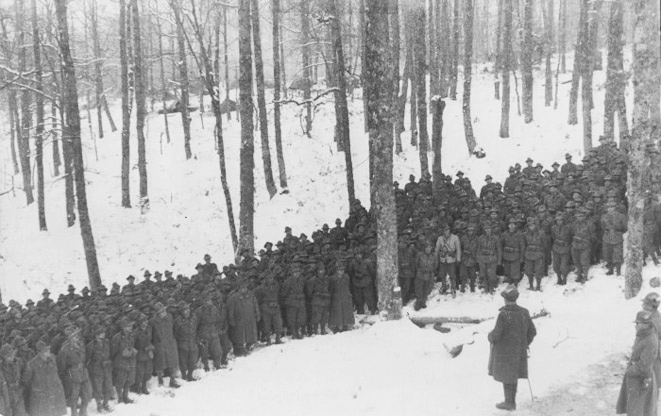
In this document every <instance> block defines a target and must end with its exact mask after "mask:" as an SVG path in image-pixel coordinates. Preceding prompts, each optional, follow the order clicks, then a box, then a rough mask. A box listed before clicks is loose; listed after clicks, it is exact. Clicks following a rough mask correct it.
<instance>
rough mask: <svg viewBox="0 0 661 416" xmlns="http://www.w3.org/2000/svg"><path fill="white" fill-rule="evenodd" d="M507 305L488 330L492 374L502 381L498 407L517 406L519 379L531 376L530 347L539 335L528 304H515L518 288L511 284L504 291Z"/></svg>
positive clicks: (513, 407) (508, 407)
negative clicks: (491, 329) (492, 327)
mask: <svg viewBox="0 0 661 416" xmlns="http://www.w3.org/2000/svg"><path fill="white" fill-rule="evenodd" d="M501 295H502V296H503V299H504V300H505V306H503V307H502V308H500V311H499V312H498V318H497V319H496V326H495V328H494V329H493V331H491V332H490V333H489V342H490V343H491V353H490V354H489V375H490V376H493V378H494V379H495V380H496V381H498V382H500V383H503V391H504V393H505V400H504V401H503V402H501V403H498V404H497V405H496V407H497V408H498V409H503V410H510V411H511V410H516V391H517V384H518V379H520V378H528V348H529V347H530V344H531V343H532V341H533V339H534V338H535V336H536V335H537V330H536V329H535V324H534V323H533V321H532V319H531V318H530V313H529V312H528V310H527V309H526V308H522V307H521V306H519V305H517V304H516V300H517V299H518V297H519V291H518V290H517V289H516V287H515V286H513V285H508V286H507V287H506V288H505V290H503V292H502V293H501Z"/></svg>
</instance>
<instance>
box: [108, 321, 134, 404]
mask: <svg viewBox="0 0 661 416" xmlns="http://www.w3.org/2000/svg"><path fill="white" fill-rule="evenodd" d="M119 326H120V328H121V329H120V331H119V332H118V333H116V334H115V335H114V336H113V337H112V339H111V341H110V358H111V359H112V369H113V377H112V379H113V384H114V385H115V390H116V391H117V401H118V402H119V403H133V400H131V399H129V387H131V385H132V384H133V383H134V382H135V365H136V356H137V355H138V350H137V349H136V348H135V347H134V342H135V339H134V337H133V323H132V322H131V321H130V320H129V319H128V318H123V319H122V320H120V322H119Z"/></svg>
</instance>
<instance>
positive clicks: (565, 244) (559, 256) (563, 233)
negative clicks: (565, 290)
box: [551, 212, 572, 285]
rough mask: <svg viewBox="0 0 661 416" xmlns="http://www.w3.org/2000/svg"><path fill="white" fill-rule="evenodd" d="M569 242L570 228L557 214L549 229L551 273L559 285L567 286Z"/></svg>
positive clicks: (569, 255) (569, 256)
mask: <svg viewBox="0 0 661 416" xmlns="http://www.w3.org/2000/svg"><path fill="white" fill-rule="evenodd" d="M571 240H572V239H571V226H570V225H568V224H565V221H564V216H563V215H562V213H560V212H559V213H557V214H556V216H555V224H554V225H553V226H552V227H551V241H552V250H553V271H554V272H555V275H556V277H557V280H558V281H557V283H558V284H559V285H566V284H567V275H568V274H569V261H570V258H571Z"/></svg>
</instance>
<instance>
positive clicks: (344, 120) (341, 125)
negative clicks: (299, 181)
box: [328, 0, 392, 206]
mask: <svg viewBox="0 0 661 416" xmlns="http://www.w3.org/2000/svg"><path fill="white" fill-rule="evenodd" d="M337 1H338V0H330V2H329V3H328V5H329V11H330V14H331V16H333V18H332V20H331V22H330V24H331V33H332V38H333V55H334V60H335V62H336V64H335V71H336V72H335V78H336V80H337V90H338V91H336V92H335V123H336V125H337V129H338V132H339V140H340V142H341V144H342V149H344V163H345V170H346V174H347V195H348V200H349V206H351V204H352V203H353V201H354V200H355V199H356V195H355V192H354V183H353V162H352V160H351V136H350V133H349V108H348V105H347V83H346V79H345V76H344V72H345V69H346V68H345V64H344V48H343V46H342V24H341V22H340V14H339V13H338V7H337ZM391 140H392V137H391ZM391 151H392V150H391ZM370 194H371V192H370Z"/></svg>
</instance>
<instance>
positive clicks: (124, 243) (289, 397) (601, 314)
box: [0, 65, 661, 416]
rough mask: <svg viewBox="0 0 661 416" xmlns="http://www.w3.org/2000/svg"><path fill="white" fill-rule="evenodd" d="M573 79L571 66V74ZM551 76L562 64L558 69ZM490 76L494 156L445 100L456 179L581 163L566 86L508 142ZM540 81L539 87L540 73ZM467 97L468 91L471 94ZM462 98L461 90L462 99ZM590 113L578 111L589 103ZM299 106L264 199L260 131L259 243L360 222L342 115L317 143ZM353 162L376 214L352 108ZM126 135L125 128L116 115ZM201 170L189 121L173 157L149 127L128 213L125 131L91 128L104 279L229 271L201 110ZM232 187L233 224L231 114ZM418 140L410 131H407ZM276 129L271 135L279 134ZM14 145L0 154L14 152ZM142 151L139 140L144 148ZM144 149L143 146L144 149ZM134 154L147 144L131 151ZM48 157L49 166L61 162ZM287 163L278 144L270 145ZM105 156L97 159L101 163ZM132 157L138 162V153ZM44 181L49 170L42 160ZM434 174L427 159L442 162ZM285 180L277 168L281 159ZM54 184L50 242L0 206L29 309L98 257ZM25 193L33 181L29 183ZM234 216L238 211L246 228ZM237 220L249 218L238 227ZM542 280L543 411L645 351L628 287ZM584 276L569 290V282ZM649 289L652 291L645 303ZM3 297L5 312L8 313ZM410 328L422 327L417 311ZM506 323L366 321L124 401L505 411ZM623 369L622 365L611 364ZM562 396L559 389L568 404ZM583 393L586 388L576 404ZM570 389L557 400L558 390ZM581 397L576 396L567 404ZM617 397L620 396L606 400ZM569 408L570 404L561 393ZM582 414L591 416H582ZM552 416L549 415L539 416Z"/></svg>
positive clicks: (5, 270) (88, 143)
mask: <svg viewBox="0 0 661 416" xmlns="http://www.w3.org/2000/svg"><path fill="white" fill-rule="evenodd" d="M568 66H569V65H568ZM554 67H555V66H554ZM482 69H483V65H480V66H479V69H478V73H477V74H476V76H475V78H474V89H473V91H474V92H473V116H474V120H473V121H474V129H475V135H476V139H477V141H478V145H479V146H481V147H482V148H483V149H484V150H485V151H486V154H487V156H486V157H485V158H484V159H476V158H474V157H469V155H468V152H467V151H466V145H465V143H464V135H463V127H462V119H461V102H460V101H456V102H455V101H451V100H448V101H447V107H446V111H445V124H444V134H443V155H442V160H443V166H444V171H445V172H447V173H450V174H454V172H456V170H458V169H461V170H462V171H464V172H466V174H467V175H468V176H469V177H470V178H471V179H472V181H473V184H474V186H475V187H479V186H481V184H482V178H483V177H484V176H485V175H486V174H487V173H489V174H491V175H492V176H493V177H494V178H495V180H498V181H503V180H504V178H505V175H506V174H507V167H508V166H509V165H512V164H514V163H515V162H523V161H524V160H525V159H526V157H528V156H530V157H532V158H533V159H535V161H536V162H537V161H539V162H541V163H543V164H544V165H545V166H550V164H551V163H552V162H553V161H554V160H558V161H562V160H563V156H564V154H565V153H566V152H570V153H572V154H574V155H576V159H579V160H580V157H581V156H582V138H581V129H582V127H581V126H580V125H577V126H568V125H567V124H566V119H567V106H568V104H567V102H568V93H569V84H562V83H563V82H564V81H567V80H569V79H570V74H565V75H561V77H560V83H561V84H560V88H561V89H560V92H559V97H560V102H559V108H558V109H557V110H553V109H552V107H544V102H543V85H542V84H543V82H542V81H541V79H542V78H541V77H538V78H537V80H538V81H537V82H536V84H535V102H534V108H535V120H534V122H533V123H530V124H527V125H526V124H524V123H523V118H522V117H518V116H517V115H516V108H517V106H516V102H515V100H516V94H514V93H513V94H512V100H513V101H512V115H511V127H510V131H511V137H510V138H508V139H501V138H499V137H498V129H499V124H500V105H499V103H498V102H495V101H494V99H493V96H492V95H493V84H492V81H493V79H492V76H491V75H490V74H485V73H483V71H482ZM538 75H539V74H538ZM603 76H604V74H603V73H597V74H596V77H595V103H596V108H595V110H594V113H593V120H594V121H595V124H594V126H593V130H594V137H595V141H596V138H597V137H598V134H599V133H600V132H601V129H602V127H601V125H602V122H601V120H602V116H601V112H602V107H603V106H602V105H601V104H600V103H602V102H603V88H602V87H601V84H602V83H603ZM459 87H460V88H461V83H460V85H459ZM458 96H459V97H461V91H460V92H459V94H458ZM579 108H580V103H579ZM298 111H299V109H298V108H295V107H293V106H288V107H286V109H285V111H284V115H283V120H284V122H283V143H284V152H285V159H286V167H287V174H288V181H289V187H288V189H289V193H287V194H278V195H276V196H275V197H274V198H273V199H272V200H269V198H268V194H267V192H266V189H265V185H264V180H263V177H264V175H263V172H262V164H261V157H260V156H261V154H260V149H259V146H258V143H259V138H258V135H257V134H256V136H255V139H256V151H255V162H256V163H255V167H256V169H255V173H256V179H255V185H256V188H257V190H256V196H255V198H256V212H255V230H256V247H258V248H259V247H261V246H262V245H263V243H264V242H266V241H268V240H270V241H275V240H277V239H280V238H281V237H282V235H283V231H284V226H285V225H290V226H292V228H293V229H294V233H301V232H305V233H307V234H308V235H309V233H310V232H311V231H312V230H313V229H315V228H319V227H321V225H322V224H323V223H325V222H326V223H329V224H332V222H333V221H334V219H335V218H336V217H340V218H344V217H346V214H347V211H348V209H347V202H346V200H347V197H346V190H345V176H344V175H345V174H344V157H343V155H342V154H341V153H338V152H337V151H336V149H335V146H334V144H333V124H334V115H333V108H332V102H329V103H327V104H325V105H323V106H321V107H320V108H319V111H318V113H317V115H316V117H315V121H314V126H313V137H312V138H307V137H305V136H304V135H303V134H302V133H301V129H300V124H299V119H298ZM350 111H351V133H352V153H353V155H352V156H353V165H354V174H355V179H356V180H355V182H356V193H357V195H358V197H359V198H360V199H361V200H362V201H363V203H364V204H365V205H367V204H368V202H369V184H368V163H367V138H366V135H365V134H364V133H363V131H362V123H363V122H362V115H361V112H362V104H361V102H360V100H359V99H356V100H354V101H352V102H350ZM114 115H115V121H116V122H117V123H118V124H119V123H120V117H119V111H118V108H117V106H116V105H115V106H114ZM192 118H193V124H192V147H193V153H194V155H195V156H194V158H193V159H192V160H189V161H186V160H185V158H184V150H183V140H182V137H181V127H180V124H181V123H180V115H179V114H173V115H170V116H169V120H170V130H171V135H172V142H171V143H169V144H168V143H166V142H165V137H164V133H163V123H162V116H159V115H156V114H153V115H150V116H149V118H148V127H147V137H148V144H147V154H148V162H149V164H148V172H149V195H150V200H151V210H150V212H149V213H148V214H146V215H142V214H141V213H140V209H139V207H138V204H137V199H138V198H137V190H138V173H137V167H135V168H134V169H133V170H132V173H131V175H132V178H131V180H132V184H131V185H132V188H131V195H132V203H133V205H134V207H133V208H132V209H124V208H121V207H120V197H121V189H120V166H121V163H120V161H121V155H120V153H121V152H120V150H121V147H120V132H119V131H117V132H115V133H108V134H107V136H106V138H104V139H102V140H101V139H98V140H97V142H96V146H97V150H96V152H95V148H94V144H93V141H92V140H91V139H90V138H89V134H88V131H87V123H86V121H85V120H84V122H83V132H84V134H85V139H84V146H85V158H86V163H87V172H86V174H87V180H88V199H89V203H90V212H91V217H92V221H93V228H94V234H95V239H96V244H97V253H98V256H99V263H100V267H101V273H102V278H103V281H104V283H105V284H106V285H108V284H110V283H112V282H113V281H119V282H123V280H124V278H125V277H126V276H127V275H128V274H129V273H131V274H136V273H141V271H142V270H143V269H145V268H148V269H150V270H151V271H152V272H153V271H154V270H161V271H162V270H164V269H170V270H172V271H174V272H175V273H184V274H192V273H193V266H194V265H195V264H196V263H197V262H198V261H200V259H201V258H202V255H203V254H204V253H210V254H211V255H212V256H213V259H214V261H216V262H217V263H219V264H221V265H222V264H226V263H228V262H230V261H231V259H232V249H231V243H230V238H229V228H228V224H227V217H226V212H227V210H226V207H225V202H224V198H223V194H222V188H221V186H220V179H219V177H220V173H219V169H218V160H217V156H216V153H215V150H214V141H213V134H212V126H213V124H212V117H211V115H210V113H205V116H204V127H203V126H202V122H201V119H200V116H199V113H197V112H196V113H193V117H192ZM225 126H226V129H225V132H224V136H225V147H226V149H225V150H226V158H227V159H226V160H227V164H228V181H229V184H230V189H231V192H232V198H233V201H234V212H235V215H236V214H237V213H238V201H239V180H238V178H239V145H240V143H239V125H238V122H237V121H236V118H233V120H232V121H230V122H226V123H225ZM407 126H408V117H407ZM271 133H272V130H271ZM6 137H7V135H0V146H2V148H3V149H7V148H8V143H7V142H6ZM132 140H135V138H134V137H133V138H132ZM402 141H403V144H404V152H403V154H401V155H398V156H396V158H395V164H396V167H395V178H396V179H398V180H399V181H400V183H402V185H403V184H404V183H405V182H406V181H407V178H408V175H409V174H410V173H413V174H415V175H416V176H417V175H418V172H419V162H418V155H417V151H416V149H414V148H412V147H411V146H410V145H409V144H408V141H409V133H408V131H407V132H405V133H404V134H403V136H402ZM132 145H133V146H135V142H133V143H132ZM133 149H135V147H133ZM49 150H50V148H49V147H48V146H47V148H46V150H45V152H44V154H45V155H49V154H50V153H49ZM271 152H272V154H273V155H274V154H275V150H274V146H273V145H272V147H271ZM96 153H98V160H96V157H95V154H96ZM132 159H133V160H134V161H136V160H137V156H136V152H135V151H133V152H132ZM46 160H47V161H46V168H47V172H52V162H51V160H50V158H47V159H46ZM430 160H431V154H430ZM0 163H2V165H0V173H1V174H2V175H3V176H2V177H1V180H0V187H1V188H0V189H3V190H4V189H8V188H9V187H11V179H10V176H9V173H10V172H11V164H10V156H9V153H8V152H5V151H3V152H2V153H1V154H0ZM273 166H274V175H275V177H276V183H277V161H276V160H275V158H273ZM47 176H48V177H49V179H48V183H47V184H46V190H47V194H46V204H47V213H48V226H49V231H48V232H40V231H39V230H38V225H37V212H36V209H37V208H36V205H32V206H29V207H25V199H24V196H23V195H22V193H21V192H20V190H17V191H16V197H12V196H11V194H7V195H4V196H2V197H0V289H1V290H2V293H3V296H4V299H6V300H8V299H10V298H15V299H17V300H20V301H23V300H25V299H27V298H28V297H33V298H34V297H35V296H37V294H38V293H40V291H41V290H42V289H43V287H44V286H48V287H50V288H51V290H53V291H55V292H60V291H63V289H64V288H65V287H66V285H67V284H69V283H73V284H74V285H76V287H78V288H80V287H82V286H83V285H85V284H86V269H85V261H84V255H83V250H82V244H81V239H80V231H79V228H78V225H76V226H75V227H72V228H70V229H68V228H67V227H66V224H65V216H64V201H63V197H62V195H63V194H64V189H63V187H64V184H63V181H62V180H57V179H54V178H50V175H47ZM17 181H20V179H19V178H18V177H17ZM237 216H238V215H237ZM237 220H238V218H237ZM644 275H645V276H644V277H645V282H647V281H648V280H649V278H651V277H652V276H657V275H661V268H658V267H651V266H648V267H647V268H646V269H645V271H644ZM554 279H555V278H554V277H550V278H549V279H546V282H545V284H544V288H543V289H544V291H543V292H542V293H537V292H527V291H526V290H522V295H521V297H520V301H519V303H520V304H522V305H523V306H525V307H528V308H529V309H530V310H531V312H533V313H534V312H538V311H541V310H542V309H544V310H546V311H547V312H549V315H548V316H545V317H542V318H539V319H536V320H535V324H536V325H537V329H538V337H537V338H536V339H535V341H534V343H533V345H532V348H531V353H530V354H531V356H530V377H531V379H530V381H531V386H532V388H533V391H534V395H535V399H536V403H539V402H543V401H544V400H545V398H546V397H548V398H549V400H551V399H553V400H555V399H556V398H557V397H562V392H563V391H566V389H568V388H570V386H571V388H572V389H574V388H575V386H576V383H577V382H578V383H579V385H582V386H584V385H592V384H593V381H594V380H591V379H590V377H592V376H593V375H594V372H593V371H591V370H590V371H589V369H591V368H593V366H594V365H595V364H598V365H610V366H613V367H615V368H617V367H618V366H619V360H621V359H622V358H623V357H624V354H625V353H628V348H629V347H630V345H631V343H632V341H633V335H634V332H633V324H632V320H633V317H634V314H635V312H636V311H637V310H638V309H639V307H640V302H639V299H634V300H631V301H625V300H624V298H623V294H622V287H623V278H616V277H609V276H605V274H604V270H603V268H600V267H596V268H594V269H593V271H592V272H591V280H590V281H589V282H588V283H587V284H586V285H584V286H579V285H577V284H575V283H573V282H570V284H569V285H568V286H566V287H558V286H555V285H554V284H553V280H554ZM570 280H572V276H570ZM648 291H649V287H648V286H647V283H645V284H644V286H643V290H642V292H641V296H642V295H645V294H646V293H647V292H648ZM6 300H5V302H6ZM428 304H429V307H428V308H427V309H426V310H423V311H420V312H417V313H418V314H421V315H422V314H424V315H426V316H472V317H480V318H493V317H495V316H496V314H497V311H498V308H499V307H500V306H501V305H502V298H501V297H500V296H498V295H495V296H487V295H476V294H463V295H459V296H458V297H457V298H456V299H451V298H448V297H440V296H438V295H435V297H434V298H432V299H431V300H430V301H429V302H428ZM404 313H405V314H411V315H413V314H416V312H413V311H412V310H410V309H409V308H405V309H404ZM493 325H494V321H493V319H488V320H486V321H484V322H483V323H481V324H478V325H465V326H463V327H462V326H460V325H448V327H450V328H451V329H452V330H451V331H450V332H449V333H440V332H437V331H435V330H433V329H432V328H431V326H430V327H429V328H424V329H420V328H418V327H417V326H415V325H413V324H412V323H411V322H410V321H409V320H408V319H402V320H400V321H396V322H379V323H376V324H374V325H369V324H363V325H360V326H358V327H357V328H356V329H355V330H354V331H351V332H347V333H342V334H337V335H327V336H323V337H322V336H316V337H313V338H308V339H305V340H302V341H291V342H287V343H286V344H284V345H281V346H271V347H268V348H264V349H259V350H257V351H255V352H253V353H252V354H251V355H250V356H249V357H247V358H238V359H236V360H234V361H232V362H231V363H230V366H229V368H228V369H226V370H221V371H218V372H213V373H209V374H204V373H200V374H198V376H199V377H201V380H200V381H197V382H195V383H186V384H185V385H184V386H183V387H182V388H181V389H179V390H177V391H176V392H175V394H174V395H172V394H171V392H170V390H169V389H163V388H154V392H153V394H152V395H150V396H147V397H145V396H141V397H137V396H136V397H134V398H135V399H137V403H135V404H133V405H130V406H127V405H118V406H117V407H116V412H115V414H117V415H119V416H123V415H154V416H166V415H189V414H191V415H192V414H195V415H216V414H221V413H222V414H227V415H257V414H272V415H280V414H282V415H302V414H308V415H309V414H312V415H336V414H347V415H359V414H360V415H365V414H366V415H403V414H416V415H491V414H501V412H500V411H497V410H496V409H495V408H494V407H493V404H494V403H495V402H497V401H500V400H501V399H502V389H501V386H500V385H499V384H498V383H495V382H494V381H493V380H492V379H491V378H489V377H488V376H487V374H486V368H487V359H488V353H489V343H488V341H487V338H486V335H487V333H488V331H489V330H490V329H491V328H492V327H493ZM460 344H464V347H463V350H462V353H461V354H460V355H459V356H458V357H457V358H454V359H453V358H451V356H450V355H449V354H448V352H447V349H446V348H452V347H453V346H456V345H460ZM608 368H611V367H608ZM563 389H564V390H563ZM581 391H583V390H581V388H579V393H580V392H581ZM558 392H560V393H558ZM572 392H573V393H574V394H576V391H574V390H573V391H572ZM607 393H608V394H610V390H609V391H608V392H606V393H604V394H607ZM558 395H559V396H558ZM615 399H616V397H615V395H613V397H612V398H610V397H605V398H604V400H600V401H595V403H594V407H590V406H589V404H588V406H587V407H584V408H583V410H577V411H576V412H574V413H573V414H576V415H582V414H585V415H588V414H590V415H591V414H595V415H596V414H613V413H614V411H613V410H612V409H613V406H614V402H615ZM518 402H519V408H520V411H521V412H522V413H523V414H531V415H533V414H542V413H539V410H538V407H537V405H536V404H535V403H532V402H531V397H530V393H529V391H528V386H527V383H526V382H525V381H524V380H522V381H521V383H520V387H519V394H518ZM584 409H594V410H593V411H585V410H584ZM543 414H549V413H543Z"/></svg>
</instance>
